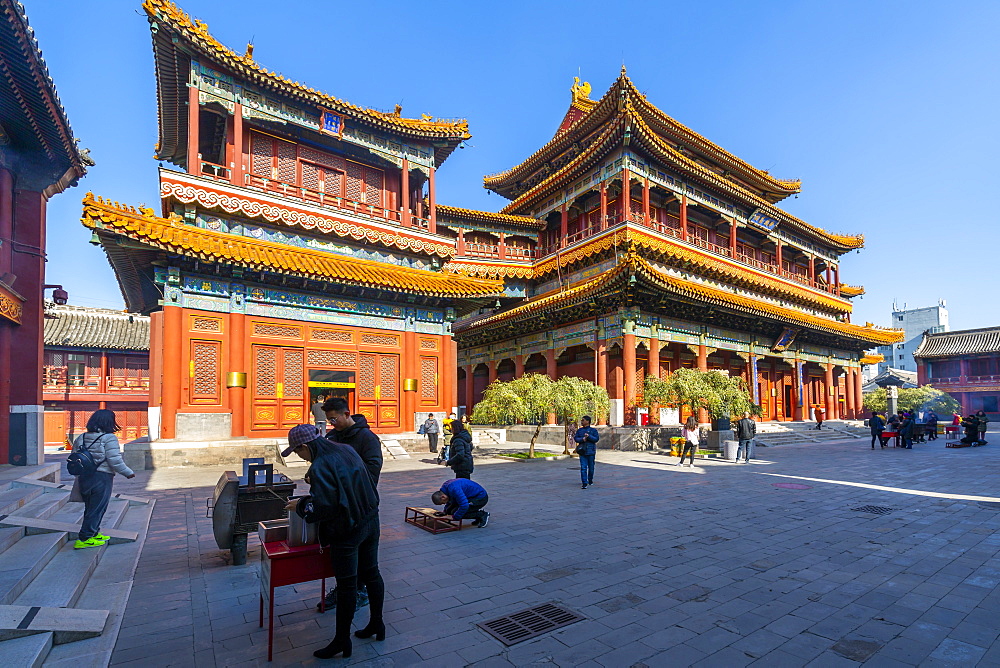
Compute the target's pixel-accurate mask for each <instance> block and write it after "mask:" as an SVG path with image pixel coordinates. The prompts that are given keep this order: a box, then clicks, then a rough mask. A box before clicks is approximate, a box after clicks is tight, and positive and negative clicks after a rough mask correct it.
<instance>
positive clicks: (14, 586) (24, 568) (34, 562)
mask: <svg viewBox="0 0 1000 668" xmlns="http://www.w3.org/2000/svg"><path fill="white" fill-rule="evenodd" d="M65 543H66V534H65V533H45V534H39V535H35V536H24V537H22V538H21V540H19V541H17V542H16V543H14V544H13V545H12V546H11V547H10V548H8V549H7V550H5V551H4V552H3V554H0V605H10V604H12V603H13V602H14V600H15V599H16V598H17V597H18V596H20V595H21V593H22V592H23V591H24V590H25V589H26V588H27V587H28V585H30V584H31V581H32V580H34V579H35V576H37V575H38V574H39V573H41V572H42V569H44V568H45V566H46V565H48V563H49V562H50V561H51V560H52V558H53V557H55V555H56V554H58V552H59V549H60V548H61V547H62V546H63V545H64V544H65Z"/></svg>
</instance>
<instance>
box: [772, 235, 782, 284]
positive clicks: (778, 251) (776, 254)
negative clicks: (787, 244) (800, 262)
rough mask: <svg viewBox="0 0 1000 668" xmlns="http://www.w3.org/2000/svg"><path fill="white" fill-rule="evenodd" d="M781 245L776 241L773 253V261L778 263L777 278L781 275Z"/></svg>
mask: <svg viewBox="0 0 1000 668" xmlns="http://www.w3.org/2000/svg"><path fill="white" fill-rule="evenodd" d="M782 245H783V244H782V243H781V242H780V241H778V242H777V243H776V244H775V246H776V248H775V251H774V261H775V262H777V263H778V275H779V276H780V275H781V272H782V268H781V247H782Z"/></svg>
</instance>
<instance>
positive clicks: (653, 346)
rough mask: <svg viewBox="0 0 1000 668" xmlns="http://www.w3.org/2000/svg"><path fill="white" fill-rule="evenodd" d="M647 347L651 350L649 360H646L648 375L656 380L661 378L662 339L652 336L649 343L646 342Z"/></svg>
mask: <svg viewBox="0 0 1000 668" xmlns="http://www.w3.org/2000/svg"><path fill="white" fill-rule="evenodd" d="M646 347H647V348H648V349H649V358H648V359H647V360H646V375H647V376H653V377H654V378H659V377H660V339H658V338H657V337H655V336H651V337H650V338H649V340H648V341H646Z"/></svg>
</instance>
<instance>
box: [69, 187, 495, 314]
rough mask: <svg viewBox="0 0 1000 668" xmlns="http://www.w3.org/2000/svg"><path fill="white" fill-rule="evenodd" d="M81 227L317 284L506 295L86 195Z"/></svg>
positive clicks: (461, 279)
mask: <svg viewBox="0 0 1000 668" xmlns="http://www.w3.org/2000/svg"><path fill="white" fill-rule="evenodd" d="M81 222H82V223H83V224H84V226H86V227H88V228H90V229H93V230H95V231H97V230H101V231H102V232H104V233H113V234H116V235H121V236H125V237H128V238H129V239H132V240H134V241H137V242H140V243H143V244H148V245H149V246H152V247H154V248H159V249H162V250H166V251H169V252H171V253H177V254H179V255H185V256H188V257H196V258H200V259H202V260H207V261H212V262H225V263H229V264H236V265H240V266H243V267H248V268H251V269H255V270H272V271H274V270H277V271H283V272H288V273H291V274H296V275H299V276H305V277H308V278H313V279H317V280H334V281H343V282H346V283H351V284H355V285H359V286H364V287H372V288H381V289H386V290H396V291H400V292H412V293H417V294H424V295H432V296H438V297H456V298H474V297H492V296H494V295H499V294H501V293H502V292H503V283H501V282H499V281H490V280H484V279H478V278H467V277H465V276H460V275H458V274H452V273H437V272H432V271H424V270H420V269H411V268H409V267H397V266H393V265H388V264H384V263H381V262H374V261H371V260H362V259H357V258H350V257H341V256H337V255H333V254H332V253H325V252H323V251H317V250H311V249H304V248H293V247H289V246H285V245H283V244H277V243H273V242H270V241H259V240H256V239H251V238H247V237H237V236H233V235H229V234H226V233H223V232H215V231H212V230H205V229H201V228H198V227H193V226H191V225H185V224H184V223H182V222H180V221H176V220H173V219H169V218H160V217H157V216H155V215H154V214H153V212H152V211H151V210H150V209H139V210H136V209H134V208H132V207H126V206H122V205H119V204H118V203H111V202H108V201H105V200H103V199H101V198H95V197H94V195H93V193H87V195H86V197H84V199H83V218H82V220H81Z"/></svg>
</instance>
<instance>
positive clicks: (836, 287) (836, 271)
mask: <svg viewBox="0 0 1000 668" xmlns="http://www.w3.org/2000/svg"><path fill="white" fill-rule="evenodd" d="M833 291H834V293H835V294H836V295H837V296H838V297H839V296H840V265H837V264H835V265H833Z"/></svg>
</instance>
